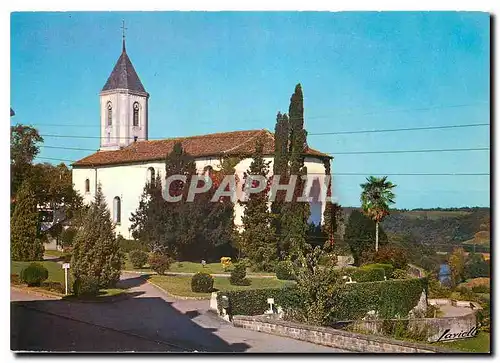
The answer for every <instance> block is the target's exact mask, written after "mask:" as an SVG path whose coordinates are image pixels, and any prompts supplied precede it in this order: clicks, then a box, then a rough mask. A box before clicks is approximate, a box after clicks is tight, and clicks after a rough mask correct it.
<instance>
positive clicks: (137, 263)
mask: <svg viewBox="0 0 500 363" xmlns="http://www.w3.org/2000/svg"><path fill="white" fill-rule="evenodd" d="M128 257H129V259H130V262H132V266H134V268H142V267H143V266H144V265H145V264H146V262H148V254H147V253H146V252H144V251H141V250H133V251H130V252H129V253H128Z"/></svg>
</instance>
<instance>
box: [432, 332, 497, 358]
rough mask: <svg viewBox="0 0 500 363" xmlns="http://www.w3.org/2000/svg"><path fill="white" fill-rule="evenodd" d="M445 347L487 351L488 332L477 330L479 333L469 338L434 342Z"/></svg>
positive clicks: (488, 346) (477, 351) (478, 351)
mask: <svg viewBox="0 0 500 363" xmlns="http://www.w3.org/2000/svg"><path fill="white" fill-rule="evenodd" d="M436 344H439V345H440V346H442V347H445V348H451V349H458V350H462V351H465V352H474V353H488V352H489V351H490V334H489V333H485V332H479V334H478V335H477V336H476V337H474V338H470V339H460V340H455V341H454V342H439V343H436Z"/></svg>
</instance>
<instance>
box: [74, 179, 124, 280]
mask: <svg viewBox="0 0 500 363" xmlns="http://www.w3.org/2000/svg"><path fill="white" fill-rule="evenodd" d="M114 229H115V227H114V225H113V223H112V222H111V214H110V211H109V209H108V206H107V204H106V201H105V200H104V195H103V194H102V190H101V186H100V185H99V186H98V188H97V193H96V195H95V198H94V200H93V201H92V203H91V204H90V208H89V210H88V212H87V213H86V215H85V216H84V217H83V223H82V226H81V228H80V229H79V230H78V233H77V235H76V236H75V239H74V242H73V256H72V259H71V267H72V270H73V275H74V277H75V278H92V279H93V280H94V281H96V282H97V283H98V284H99V286H100V287H110V286H113V285H114V284H115V283H116V282H118V280H119V278H120V270H121V266H122V255H121V252H120V246H119V244H118V241H117V239H116V236H115V231H114Z"/></svg>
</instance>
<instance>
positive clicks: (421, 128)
mask: <svg viewBox="0 0 500 363" xmlns="http://www.w3.org/2000/svg"><path fill="white" fill-rule="evenodd" d="M478 126H490V124H489V123H477V124H463V125H442V126H427V127H408V128H398V129H375V130H353V131H337V132H319V133H314V132H312V133H308V134H307V136H325V135H349V134H365V133H383V132H397V131H419V130H439V129H454V128H466V127H478ZM255 131H257V130H255ZM235 132H237V131H235ZM207 135H210V134H205V135H195V136H207ZM40 136H42V137H60V138H74V139H104V138H107V136H106V137H101V136H89V135H83V136H82V135H56V134H41V135H40ZM195 136H179V137H153V138H149V140H165V139H185V138H189V137H195ZM225 137H229V138H234V135H218V136H217V138H225ZM109 138H110V139H114V140H116V139H124V140H133V137H125V136H109Z"/></svg>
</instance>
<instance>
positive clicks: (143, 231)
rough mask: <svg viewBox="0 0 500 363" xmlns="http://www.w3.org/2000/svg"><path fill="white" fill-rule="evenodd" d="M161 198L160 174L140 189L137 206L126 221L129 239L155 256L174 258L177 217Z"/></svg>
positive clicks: (176, 249) (176, 250) (175, 252)
mask: <svg viewBox="0 0 500 363" xmlns="http://www.w3.org/2000/svg"><path fill="white" fill-rule="evenodd" d="M169 207H171V206H169V205H168V203H167V202H166V201H165V199H164V198H163V195H162V184H161V176H160V173H157V174H156V175H155V178H153V179H152V180H151V181H150V182H148V183H146V185H145V186H144V190H143V193H142V195H141V199H140V201H139V206H138V208H137V210H136V211H135V213H132V215H131V217H130V221H131V226H130V230H131V232H132V237H133V238H134V239H135V240H138V241H140V242H141V244H142V245H144V246H147V247H148V249H149V250H150V251H151V252H153V253H157V254H164V255H169V256H171V257H174V256H176V254H177V252H178V248H177V234H176V220H177V215H176V213H175V211H174V210H173V208H169Z"/></svg>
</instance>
